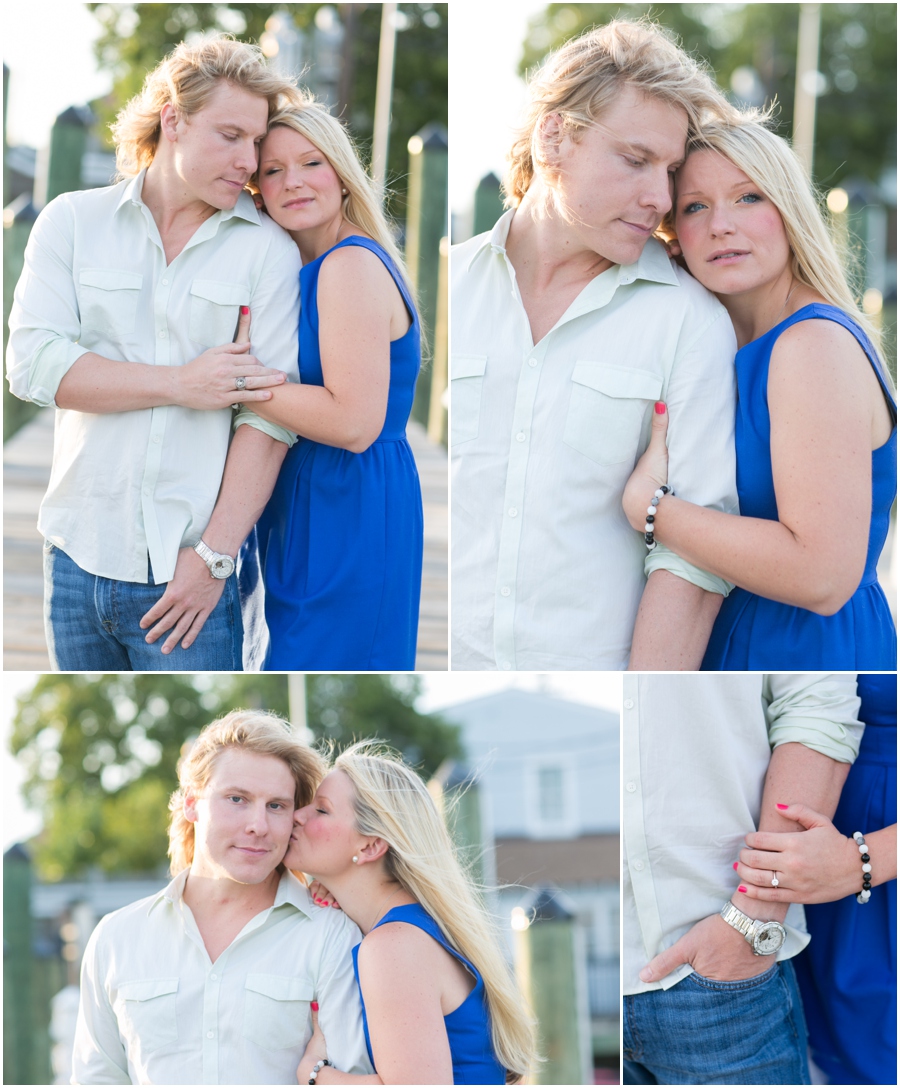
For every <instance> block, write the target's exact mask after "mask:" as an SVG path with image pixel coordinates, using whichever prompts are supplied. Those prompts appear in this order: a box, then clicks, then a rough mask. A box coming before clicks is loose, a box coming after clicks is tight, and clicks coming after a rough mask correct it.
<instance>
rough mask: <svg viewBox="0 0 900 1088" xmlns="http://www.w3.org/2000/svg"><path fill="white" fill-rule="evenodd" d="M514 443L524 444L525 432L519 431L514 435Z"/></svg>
mask: <svg viewBox="0 0 900 1088" xmlns="http://www.w3.org/2000/svg"><path fill="white" fill-rule="evenodd" d="M516 441H517V442H524V441H525V432H524V431H519V433H518V434H517V435H516Z"/></svg>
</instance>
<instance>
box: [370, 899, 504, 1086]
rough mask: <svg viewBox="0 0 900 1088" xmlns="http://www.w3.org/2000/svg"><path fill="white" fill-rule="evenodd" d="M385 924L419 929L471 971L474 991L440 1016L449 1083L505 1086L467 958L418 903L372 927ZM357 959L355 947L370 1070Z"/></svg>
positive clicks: (396, 910) (482, 999)
mask: <svg viewBox="0 0 900 1088" xmlns="http://www.w3.org/2000/svg"><path fill="white" fill-rule="evenodd" d="M388 922H406V923H407V925H411V926H417V927H418V928H419V929H423V930H424V931H425V932H426V933H427V934H428V936H429V937H433V938H434V939H435V940H436V941H437V942H438V944H439V945H440V946H441V947H442V948H445V949H446V950H447V951H448V952H449V953H450V955H451V956H453V957H454V958H455V959H457V960H459V962H460V963H461V964H462V965H463V966H464V967H466V968H467V969H468V970H469V971H471V973H472V976H473V977H474V979H475V988H474V989H473V990H472V991H471V993H470V994H469V996H468V997H467V998H466V999H465V1001H464V1002H463V1003H462V1004H461V1005H460V1006H459V1008H457V1009H454V1010H453V1012H451V1013H450V1015H449V1016H445V1017H444V1025H445V1027H446V1028H447V1039H448V1041H449V1043H450V1057H451V1059H452V1061H453V1083H454V1084H505V1083H506V1070H505V1069H504V1068H503V1066H502V1065H500V1063H499V1062H498V1061H497V1059H496V1057H495V1056H494V1048H493V1045H492V1043H491V1024H490V1019H489V1017H488V1009H487V1002H486V1000H485V996H484V982H483V981H482V978H481V975H480V974H479V973H478V971H477V970H476V969H475V968H474V967H473V966H472V964H471V963H469V961H468V960H467V959H464V958H463V957H462V956H461V955H460V954H459V953H458V952H457V951H455V950H454V949H453V948H451V947H450V945H449V944H448V943H447V938H446V937H445V936H444V934H443V933H442V932H441V930H440V927H439V926H438V924H437V922H435V920H434V919H433V918H432V917H431V915H430V914H429V913H428V912H427V911H426V910H425V908H424V907H422V906H420V905H419V904H418V903H408V904H406V905H405V906H402V907H394V908H393V909H392V910H389V911H388V912H387V914H386V915H385V916H384V917H383V918H382V919H381V921H380V922H378V924H377V925H376V926H375V927H374V928H375V929H377V928H378V926H383V925H386V924H387V923H388ZM358 957H359V945H357V946H356V948H354V949H353V970H354V972H355V974H356V985H357V988H359V1003H360V1004H361V1005H362V1021H363V1030H364V1032H365V1035H366V1049H367V1050H368V1051H369V1061H370V1062H371V1063H372V1068H373V1069H374V1068H375V1059H374V1058H373V1057H372V1044H371V1042H370V1040H369V1022H368V1020H367V1018H366V1003H365V1001H364V1000H363V994H362V988H361V987H360V986H359V964H358ZM376 1072H377V1070H376Z"/></svg>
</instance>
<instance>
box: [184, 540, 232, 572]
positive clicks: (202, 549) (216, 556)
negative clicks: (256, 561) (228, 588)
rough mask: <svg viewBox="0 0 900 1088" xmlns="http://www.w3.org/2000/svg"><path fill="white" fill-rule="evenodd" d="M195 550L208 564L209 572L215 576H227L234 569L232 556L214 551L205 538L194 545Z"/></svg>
mask: <svg viewBox="0 0 900 1088" xmlns="http://www.w3.org/2000/svg"><path fill="white" fill-rule="evenodd" d="M194 551H195V552H196V553H197V555H199V556H200V558H201V559H202V560H203V562H204V563H205V564H206V565H207V567H208V568H209V573H210V575H211V576H212V577H213V578H218V579H222V578H227V577H228V576H229V575H230V574H231V573H232V571H233V570H234V559H233V558H232V556H230V555H223V554H221V553H220V552H214V551H213V550H212V548H211V547H210V546H209V545H208V544H206V543H205V542H204V541H203V540H198V541H197V543H196V544H195V545H194ZM216 568H218V569H219V573H217V571H216Z"/></svg>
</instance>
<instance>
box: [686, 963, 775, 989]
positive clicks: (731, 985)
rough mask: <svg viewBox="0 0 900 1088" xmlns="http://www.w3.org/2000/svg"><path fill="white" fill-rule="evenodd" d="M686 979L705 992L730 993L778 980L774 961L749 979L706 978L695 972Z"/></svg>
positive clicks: (756, 987) (755, 987)
mask: <svg viewBox="0 0 900 1088" xmlns="http://www.w3.org/2000/svg"><path fill="white" fill-rule="evenodd" d="M687 977H688V979H690V980H691V981H692V982H694V983H696V984H697V985H698V986H703V987H704V988H705V989H707V990H721V991H731V992H732V993H733V992H735V991H739V990H755V989H758V988H759V987H760V986H765V985H766V984H767V983H769V982H774V981H775V979H777V978H778V963H777V961H776V962H775V963H773V964H772V966H771V967H769V968H767V969H766V970H765V971H763V972H762V973H761V974H758V975H751V976H750V978H734V979H721V978H708V977H707V976H706V975H701V974H699V973H698V972H697V971H692V972H691V973H690V974H689V975H688V976H687Z"/></svg>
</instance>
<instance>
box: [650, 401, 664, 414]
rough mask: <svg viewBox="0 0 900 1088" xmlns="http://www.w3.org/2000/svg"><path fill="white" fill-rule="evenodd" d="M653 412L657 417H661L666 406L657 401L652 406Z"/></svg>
mask: <svg viewBox="0 0 900 1088" xmlns="http://www.w3.org/2000/svg"><path fill="white" fill-rule="evenodd" d="M653 410H654V411H655V412H656V414H657V415H658V416H661V415H662V414H663V413H664V412H665V410H666V406H665V404H664V403H663V402H662V401H661V400H658V401H657V402H656V404H654V405H653Z"/></svg>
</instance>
